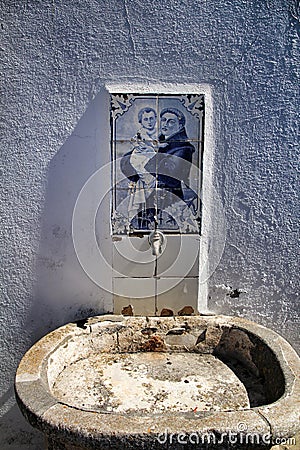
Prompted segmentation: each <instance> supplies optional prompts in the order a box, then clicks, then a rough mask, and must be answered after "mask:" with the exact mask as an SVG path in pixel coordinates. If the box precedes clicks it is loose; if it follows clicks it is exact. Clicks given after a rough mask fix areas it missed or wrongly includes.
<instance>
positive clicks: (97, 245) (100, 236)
mask: <svg viewBox="0 0 300 450" xmlns="http://www.w3.org/2000/svg"><path fill="white" fill-rule="evenodd" d="M180 159H181V160H182V158H180ZM120 160H121V158H119V159H117V160H115V161H113V162H110V163H108V164H106V165H104V166H102V167H101V168H100V169H98V170H97V171H96V172H95V173H94V174H93V175H92V176H91V177H90V178H89V179H88V180H87V182H86V183H85V184H84V186H83V187H82V189H81V191H80V193H79V195H78V197H77V200H76V204H75V207H74V210H73V217H72V237H73V244H74V249H75V252H76V255H77V258H78V261H79V262H80V264H81V266H82V268H83V270H84V271H85V273H86V274H87V276H88V277H89V278H90V279H91V280H92V281H93V282H94V283H96V284H97V285H98V286H99V287H100V288H102V289H104V290H106V291H108V292H111V293H114V294H115V295H120V296H124V295H126V296H127V297H133V298H145V297H151V296H153V287H152V284H151V283H149V284H147V283H145V279H144V278H142V277H141V278H135V283H127V287H126V289H127V291H126V293H124V291H123V290H122V288H119V289H118V287H117V286H116V285H114V286H113V282H112V280H113V279H114V278H117V277H121V278H122V277H124V276H126V274H125V273H124V271H123V269H122V268H123V267H128V266H129V265H132V267H133V265H135V266H136V267H138V265H139V266H141V265H146V264H150V265H151V264H153V263H154V262H155V259H156V257H155V256H153V255H152V251H151V248H150V245H149V246H145V245H144V246H143V245H137V243H139V242H141V240H140V239H138V238H136V239H132V238H128V237H127V236H124V235H123V236H113V235H112V227H111V205H112V197H113V196H114V195H116V193H118V189H119V186H120V183H121V182H122V181H123V180H127V178H126V177H125V176H124V175H123V174H122V173H121V171H120V170H116V167H119V166H120ZM182 164H189V167H188V169H189V171H190V173H192V174H193V179H194V180H201V179H202V174H201V172H200V170H199V168H198V167H196V166H194V165H193V164H190V163H187V162H186V161H184V162H183V163H182ZM113 172H114V173H116V174H117V176H116V179H115V181H114V183H112V173H113ZM159 175H167V174H164V172H163V169H162V170H160V173H159ZM172 177H173V178H174V179H175V176H173V175H172ZM127 181H128V180H127ZM197 183H198V181H197ZM204 183H205V185H204V186H203V189H202V195H201V197H202V198H201V205H202V207H201V209H202V227H201V230H202V231H201V236H197V235H192V236H195V238H196V239H200V270H199V282H200V283H204V282H205V281H206V280H207V279H208V278H209V277H210V276H211V275H212V273H213V272H214V271H215V269H216V267H217V266H218V264H219V261H220V259H221V256H222V253H223V249H224V245H225V231H226V230H225V218H224V210H223V206H222V202H221V199H220V197H219V195H218V193H217V192H216V190H215V189H214V187H213V186H212V185H210V183H209V182H207V181H205V180H204ZM113 184H114V185H113ZM123 193H124V188H123ZM128 195H129V194H127V196H128ZM171 196H173V197H174V194H173V193H172V194H171ZM175 197H176V196H175ZM197 200H198V201H199V202H200V198H197ZM175 202H177V204H179V205H180V203H181V204H183V200H182V199H181V198H175V199H174V203H175ZM118 208H123V211H124V209H126V205H125V207H124V200H122V201H120V203H119V204H117V205H116V212H118ZM173 219H174V221H175V222H176V221H177V219H178V218H177V217H173ZM174 235H176V236H177V238H176V247H175V245H174V240H173V244H172V246H173V247H172V252H170V254H171V253H172V257H170V258H169V257H168V258H167V259H168V263H167V264H165V266H167V267H165V268H164V271H163V272H162V273H160V276H161V277H164V278H165V279H168V282H167V283H163V284H160V285H158V287H157V291H156V293H157V294H161V293H163V292H166V291H168V290H169V289H172V288H173V287H174V286H176V285H177V284H178V283H179V282H180V281H181V279H183V278H185V277H186V275H187V274H188V273H189V272H190V270H191V269H192V267H193V266H194V264H195V261H196V259H197V258H198V257H199V249H198V246H197V245H194V246H193V245H189V246H187V245H185V242H186V241H185V236H187V235H186V234H183V233H180V232H179V233H176V231H174ZM170 242H171V239H170ZM167 249H168V235H167V236H166V244H165V245H164V247H163V252H162V254H161V255H160V256H159V257H158V258H162V257H165V256H164V252H167V251H168V250H167ZM165 259H166V257H165ZM171 270H173V273H174V272H177V273H179V274H180V278H179V277H177V278H175V277H173V278H172V277H171V276H169V277H168V273H170V271H171Z"/></svg>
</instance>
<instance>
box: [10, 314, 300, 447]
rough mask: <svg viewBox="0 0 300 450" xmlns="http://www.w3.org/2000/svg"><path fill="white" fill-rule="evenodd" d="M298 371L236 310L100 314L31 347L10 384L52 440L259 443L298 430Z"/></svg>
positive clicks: (292, 358) (288, 354)
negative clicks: (205, 313)
mask: <svg viewBox="0 0 300 450" xmlns="http://www.w3.org/2000/svg"><path fill="white" fill-rule="evenodd" d="M299 373H300V360H299V357H298V356H297V354H296V352H295V351H294V350H293V349H292V347H291V346H290V345H289V344H288V343H287V342H286V341H285V340H284V339H283V338H282V337H280V336H279V335H278V334H277V333H275V332H274V331H271V330H269V329H267V328H265V327H263V326H260V325H257V324H255V323H253V322H250V321H247V320H245V319H242V318H236V317H226V316H201V315H199V316H185V317H124V316H113V315H104V316H97V317H91V318H88V319H86V320H81V321H79V322H77V323H70V324H67V325H65V326H63V327H61V328H58V329H57V330H55V331H53V332H52V333H49V334H48V335H47V336H45V337H44V338H42V339H41V340H40V341H38V342H37V343H36V344H35V345H33V347H31V349H30V350H29V351H28V352H27V353H26V354H25V356H24V357H23V359H22V360H21V362H20V365H19V367H18V370H17V374H16V382H15V391H16V397H17V401H18V404H19V407H20V409H21V411H22V412H23V414H24V415H25V417H26V418H27V420H28V421H29V422H30V423H31V425H33V426H34V427H37V428H39V429H40V430H42V431H43V432H44V433H45V435H46V437H47V442H48V448H49V449H68V450H77V449H100V450H102V449H103V450H104V449H157V448H174V449H179V448H183V449H188V448H191V449H195V448H197V449H202V448H203V449H207V448H211V449H223V448H226V449H227V448H238V449H248V448H253V449H260V448H261V449H263V448H265V449H266V448H271V447H272V445H273V444H274V443H278V442H279V440H281V441H284V442H286V440H288V439H291V438H293V436H295V435H296V434H297V433H298V432H299V428H300V426H299V423H300V421H299V413H300V405H299V399H300V380H299Z"/></svg>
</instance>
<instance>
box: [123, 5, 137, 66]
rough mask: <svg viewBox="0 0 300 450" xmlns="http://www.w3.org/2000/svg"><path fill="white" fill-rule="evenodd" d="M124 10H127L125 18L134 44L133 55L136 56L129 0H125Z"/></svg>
mask: <svg viewBox="0 0 300 450" xmlns="http://www.w3.org/2000/svg"><path fill="white" fill-rule="evenodd" d="M124 10H125V20H126V23H127V26H128V29H129V41H130V43H131V46H132V50H133V56H134V57H135V58H136V45H135V42H134V39H133V34H132V26H131V22H130V19H129V11H128V5H127V0H124Z"/></svg>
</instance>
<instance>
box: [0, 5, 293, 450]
mask: <svg viewBox="0 0 300 450" xmlns="http://www.w3.org/2000/svg"><path fill="white" fill-rule="evenodd" d="M0 6H1V8H0V10H1V22H0V32H1V46H0V52H1V66H2V70H1V88H2V93H1V103H2V107H1V180H2V181H1V203H0V207H1V229H0V233H1V234H0V246H1V299H0V301H1V316H0V333H1V336H0V342H1V373H0V386H1V400H0V412H1V426H0V444H1V445H0V447H1V449H15V450H22V449H24V450H25V449H30V450H31V449H39V450H40V449H41V448H42V445H43V444H42V438H41V436H40V434H39V433H38V432H36V431H34V430H31V428H30V427H29V426H27V425H26V423H25V421H24V420H23V419H22V418H21V417H20V414H19V413H18V409H17V407H16V405H15V403H14V399H13V389H12V386H13V378H14V373H15V369H16V366H17V364H18V361H19V359H20V358H21V356H22V354H23V353H24V351H25V350H26V349H27V348H28V347H29V346H30V345H31V344H32V343H33V342H34V340H35V339H37V338H38V337H40V336H41V335H43V334H45V333H46V332H48V331H49V330H51V329H53V328H55V327H57V326H59V325H61V324H62V323H65V322H67V321H72V320H75V319H79V318H81V317H84V316H86V315H89V314H94V313H101V312H103V311H105V310H108V309H109V305H110V300H109V297H108V296H107V295H106V293H105V292H104V291H102V290H101V289H100V288H99V287H98V286H97V285H96V284H95V283H93V282H92V281H91V280H90V279H89V278H88V277H87V276H86V274H85V273H84V272H83V270H82V268H81V266H80V265H79V263H78V261H77V258H76V255H75V252H74V249H73V245H72V236H71V223H72V212H73V209H74V205H75V202H76V198H77V197H78V194H79V192H80V190H81V188H82V186H83V185H84V183H85V182H86V180H87V179H88V178H89V177H90V176H91V175H92V174H93V173H94V172H95V170H96V169H97V168H99V167H100V166H101V164H103V162H104V161H105V158H106V156H105V155H104V154H103V153H101V142H102V140H103V136H104V135H105V133H107V130H106V129H105V126H104V124H105V123H106V118H107V116H105V114H106V111H105V110H104V109H103V100H101V99H103V96H101V95H102V94H101V93H103V87H104V85H105V84H107V83H109V84H114V83H118V84H122V83H124V84H126V83H130V82H131V83H132V82H134V83H135V82H136V83H160V84H164V83H167V84H170V83H171V84H172V83H173V84H174V83H175V84H176V83H180V84H184V83H187V84H188V83H193V84H201V83H205V84H207V85H209V86H210V87H211V89H212V97H213V103H214V139H215V159H214V167H213V172H214V186H215V188H216V190H217V193H218V196H220V197H221V199H222V202H223V206H224V212H225V217H226V230H227V231H226V243H225V244H226V245H225V249H224V253H223V256H222V259H221V261H220V264H219V265H218V267H217V269H216V270H215V272H214V273H213V275H212V277H211V278H210V280H209V308H210V309H212V310H214V311H216V312H222V313H228V314H237V315H242V316H245V317H248V318H250V319H254V320H257V321H258V322H259V323H262V324H265V325H267V326H269V327H271V328H273V329H275V330H277V331H279V332H280V333H281V334H282V335H283V336H285V337H286V338H287V339H288V340H290V342H291V343H293V344H294V346H295V348H296V347H297V346H298V345H299V337H298V335H299V304H298V296H297V286H298V267H297V262H298V261H297V243H298V236H297V234H298V224H297V214H298V212H299V210H298V192H297V186H296V174H297V172H296V163H297V154H298V155H299V150H298V143H299V142H298V134H297V123H299V7H297V1H294V0H260V1H257V0H224V1H223V2H219V1H217V0H194V1H191V0H180V1H179V0H172V1H165V0H164V1H162V0H157V1H154V2H148V3H145V2H142V1H141V0H130V1H129V0H80V1H79V0H77V1H76V0H72V1H71V0H51V1H50V0H43V1H39V0H27V1H22V2H16V1H13V0H2V1H1V4H0ZM297 8H298V9H297ZM104 104H105V101H104ZM103 115H104V116H103ZM212 200H213V198H212ZM103 226H104V227H105V226H107V224H106V223H105V221H104V222H103ZM298 348H299V347H298Z"/></svg>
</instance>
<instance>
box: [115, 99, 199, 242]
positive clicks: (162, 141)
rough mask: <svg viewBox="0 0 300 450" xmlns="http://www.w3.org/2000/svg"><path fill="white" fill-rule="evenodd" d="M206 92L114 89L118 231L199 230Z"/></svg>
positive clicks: (188, 232)
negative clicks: (160, 92)
mask: <svg viewBox="0 0 300 450" xmlns="http://www.w3.org/2000/svg"><path fill="white" fill-rule="evenodd" d="M203 122H204V95H200V94H188V95H164V94H147V95H145V94H126V93H124V94H111V149H112V159H113V167H114V169H113V171H114V173H113V174H112V177H113V190H114V195H113V205H112V231H113V234H130V233H139V232H141V233H147V232H150V231H151V230H153V229H161V230H163V231H164V232H167V233H168V232H170V233H180V234H182V233H184V234H198V233H199V232H200V229H201V182H202V174H201V158H202V152H203Z"/></svg>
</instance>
